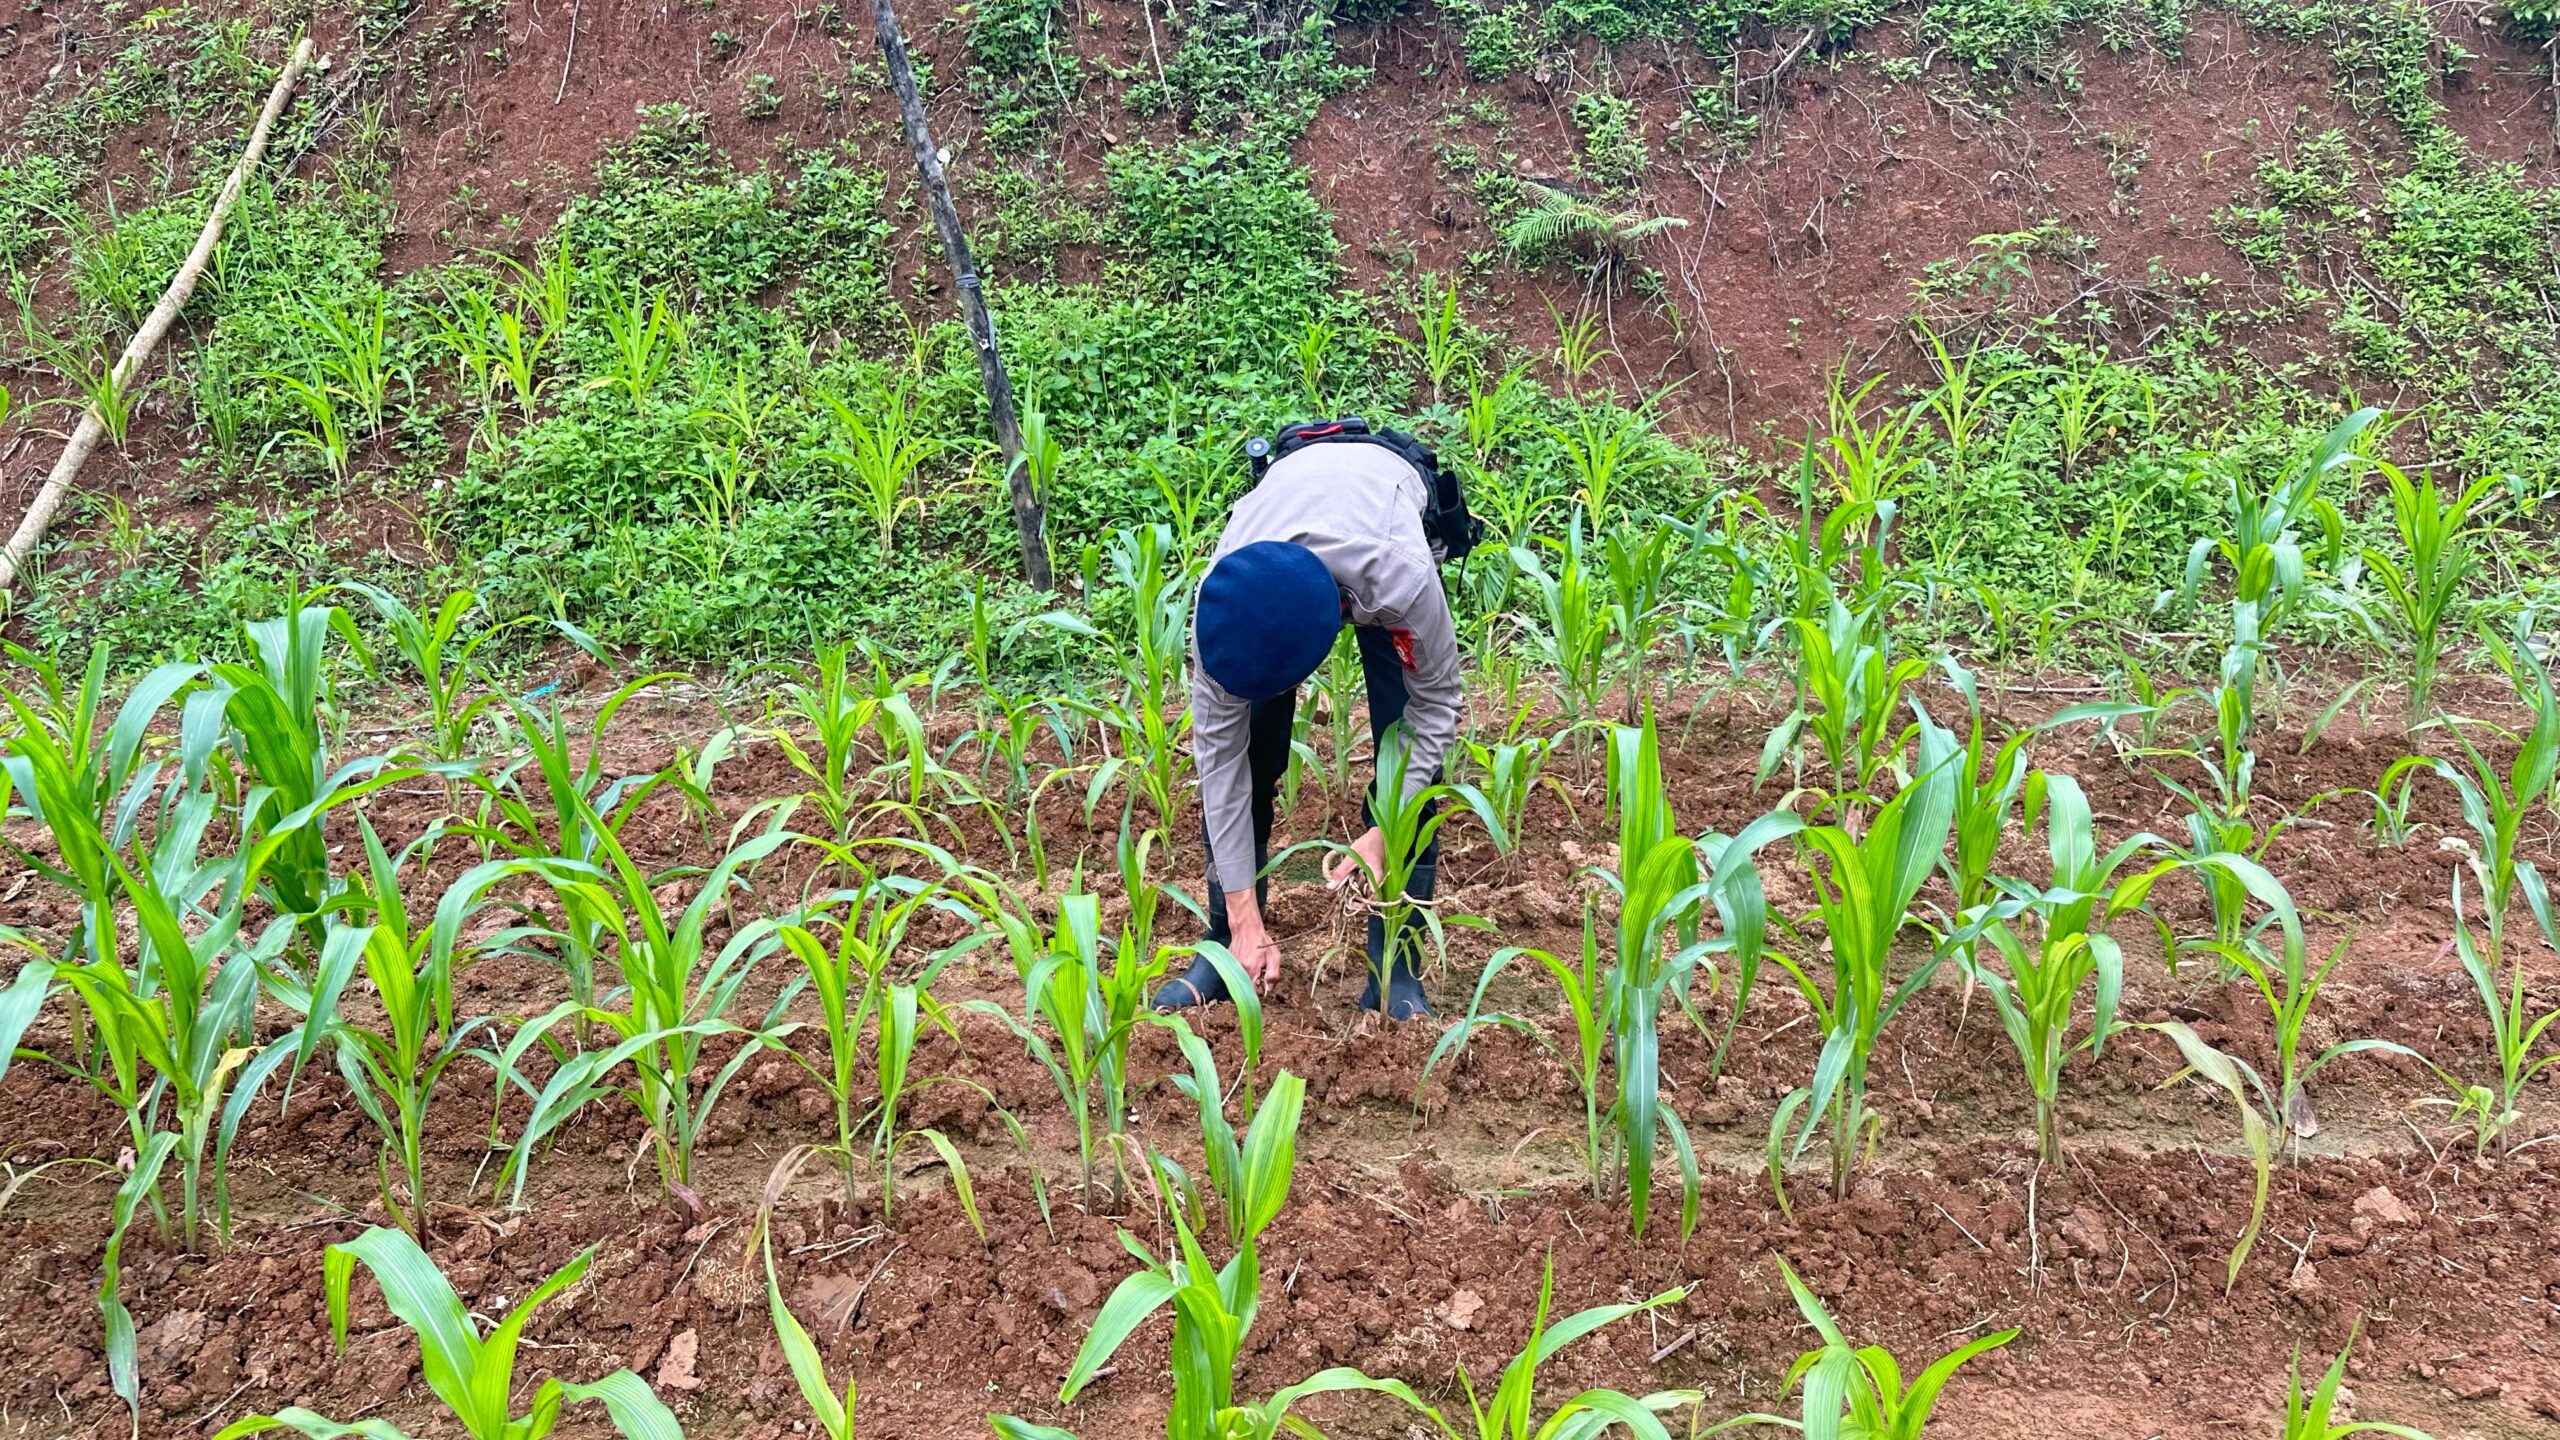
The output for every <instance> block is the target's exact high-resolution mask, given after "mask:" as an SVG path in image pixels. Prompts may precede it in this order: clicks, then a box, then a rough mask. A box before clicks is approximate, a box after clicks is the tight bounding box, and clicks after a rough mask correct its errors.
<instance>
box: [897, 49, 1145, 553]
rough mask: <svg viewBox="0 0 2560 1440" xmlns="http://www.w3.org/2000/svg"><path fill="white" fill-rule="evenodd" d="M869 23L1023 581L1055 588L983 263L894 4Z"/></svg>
mask: <svg viewBox="0 0 2560 1440" xmlns="http://www.w3.org/2000/svg"><path fill="white" fill-rule="evenodd" d="M1141 3H1142V4H1153V3H1154V0H1141ZM871 24H872V28H873V29H874V30H876V31H877V32H878V39H879V41H880V57H881V59H882V60H883V61H884V62H885V63H886V64H887V65H888V67H889V88H890V89H891V90H894V91H896V92H897V96H898V116H899V119H900V120H902V121H904V122H905V125H906V131H907V148H908V149H909V150H910V151H912V152H914V154H915V159H916V178H917V179H918V180H920V181H922V182H923V183H924V195H925V202H926V205H927V207H928V208H929V209H931V211H932V212H933V228H934V229H935V230H936V231H938V232H940V234H941V236H942V253H943V254H944V256H945V257H947V258H948V259H949V260H950V262H951V273H952V277H953V278H954V279H955V280H957V281H958V282H959V285H960V316H961V318H962V319H963V320H964V321H966V322H967V323H968V326H969V339H970V341H971V342H972V343H973V344H974V345H975V347H976V349H977V352H978V378H979V380H980V381H981V382H982V383H984V384H985V386H986V387H987V418H988V420H989V422H990V423H991V424H992V426H993V427H994V429H995V432H996V447H997V448H998V449H999V450H1001V451H1003V452H1004V466H1005V492H1006V494H1007V495H1008V496H1009V497H1010V498H1011V500H1012V502H1013V534H1014V540H1015V543H1017V544H1018V545H1020V546H1021V548H1022V577H1023V578H1024V579H1025V580H1028V581H1029V582H1031V588H1032V589H1034V590H1050V589H1055V588H1056V582H1055V580H1054V579H1053V577H1052V576H1051V575H1050V573H1049V548H1048V542H1047V541H1046V540H1045V539H1043V538H1042V531H1043V530H1044V529H1045V528H1046V520H1045V517H1044V516H1043V515H1042V507H1041V502H1040V497H1039V496H1037V495H1035V494H1033V493H1032V489H1031V477H1030V475H1029V473H1028V471H1027V468H1026V467H1025V466H1023V465H1020V464H1018V463H1016V462H1017V460H1018V459H1019V458H1020V456H1021V454H1022V421H1021V418H1020V417H1019V416H1018V415H1016V414H1015V413H1014V408H1013V382H1012V380H1011V379H1010V378H1008V377H1007V376H1006V374H1005V370H1004V356H1003V355H1002V354H1000V353H998V351H997V350H996V325H995V320H994V318H993V317H992V316H990V315H989V314H988V313H987V297H986V290H985V287H984V285H983V284H982V283H981V282H980V280H979V278H978V262H977V261H976V260H975V259H974V258H972V257H971V255H970V254H969V239H968V237H967V236H966V235H964V234H963V233H961V230H960V212H959V211H958V210H957V209H956V208H954V207H953V205H952V203H951V185H950V183H949V182H948V181H947V180H945V179H944V178H943V174H942V158H941V156H940V154H939V153H938V152H936V151H935V149H934V148H933V137H932V135H931V134H930V133H928V132H927V131H926V129H925V123H924V101H923V100H922V99H921V98H920V97H919V96H918V95H917V94H916V73H915V67H914V66H912V65H910V64H909V63H908V62H907V41H906V37H905V36H904V35H903V34H901V33H900V32H899V30H898V12H897V9H896V7H895V6H894V5H893V4H891V0H871Z"/></svg>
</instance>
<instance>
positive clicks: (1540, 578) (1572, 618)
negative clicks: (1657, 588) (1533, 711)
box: [1511, 510, 1610, 723]
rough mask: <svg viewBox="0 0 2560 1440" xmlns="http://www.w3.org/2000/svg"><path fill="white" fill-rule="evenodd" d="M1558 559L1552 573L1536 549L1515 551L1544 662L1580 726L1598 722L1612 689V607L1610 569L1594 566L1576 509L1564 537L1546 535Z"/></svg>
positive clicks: (1513, 556) (1514, 559) (1544, 540)
mask: <svg viewBox="0 0 2560 1440" xmlns="http://www.w3.org/2000/svg"><path fill="white" fill-rule="evenodd" d="M1541 543H1544V544H1546V545H1547V546H1549V547H1551V548H1552V549H1553V550H1554V552H1555V556H1556V570H1555V572H1554V573H1553V574H1549V573H1548V571H1547V566H1546V562H1545V561H1543V560H1541V559H1539V558H1538V554H1537V552H1536V551H1534V550H1531V549H1529V548H1527V547H1526V546H1522V545H1514V546H1512V547H1511V563H1512V564H1513V566H1515V567H1516V568H1517V569H1518V571H1519V573H1520V578H1521V579H1522V580H1524V581H1526V582H1527V584H1528V586H1529V596H1530V599H1531V600H1532V601H1533V602H1534V607H1533V609H1532V611H1531V614H1532V616H1533V617H1534V619H1535V620H1536V622H1537V626H1536V629H1535V630H1533V631H1532V638H1533V643H1534V645H1535V646H1536V648H1537V649H1538V651H1539V652H1540V655H1539V658H1541V659H1543V660H1545V661H1546V662H1547V665H1548V666H1549V667H1550V668H1551V669H1553V670H1554V671H1555V672H1556V686H1557V692H1556V693H1557V695H1558V697H1559V698H1560V699H1562V700H1563V701H1564V705H1565V713H1566V717H1567V718H1568V719H1569V720H1571V721H1573V722H1576V723H1580V722H1582V721H1587V720H1591V719H1595V718H1597V717H1598V716H1599V714H1600V707H1601V701H1602V698H1603V695H1604V692H1605V691H1606V689H1607V686H1608V663H1609V642H1610V629H1609V606H1610V593H1609V588H1608V574H1607V567H1606V566H1605V564H1604V565H1595V564H1593V563H1592V557H1591V556H1590V555H1588V554H1587V553H1586V549H1585V544H1584V541H1583V515H1582V512H1581V511H1578V510H1577V511H1575V512H1574V514H1573V517H1572V519H1571V520H1570V521H1568V522H1567V524H1566V526H1565V532H1564V534H1563V536H1562V537H1560V538H1556V537H1542V539H1541Z"/></svg>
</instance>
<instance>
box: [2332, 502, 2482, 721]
mask: <svg viewBox="0 0 2560 1440" xmlns="http://www.w3.org/2000/svg"><path fill="white" fill-rule="evenodd" d="M2374 468H2375V469H2377V470H2380V471H2381V472H2382V476H2383V478H2384V479H2385V480H2388V481H2389V482H2390V483H2391V522H2392V526H2393V528H2394V529H2396V530H2397V531H2398V532H2399V534H2400V554H2401V557H2402V558H2401V559H2396V560H2395V559H2393V558H2392V557H2391V556H2390V555H2389V554H2387V553H2385V552H2383V551H2382V550H2379V549H2376V548H2375V547H2373V546H2370V545H2368V546H2366V547H2365V549H2364V563H2365V568H2366V569H2367V570H2369V571H2371V572H2372V573H2373V576H2374V578H2375V579H2376V580H2377V581H2379V582H2380V583H2381V586H2382V593H2383V594H2384V595H2385V596H2386V597H2387V598H2389V600H2390V601H2391V610H2392V615H2393V618H2395V619H2397V620H2398V621H2399V622H2400V627H2401V628H2402V629H2403V630H2405V631H2407V632H2408V635H2409V644H2410V647H2411V650H2412V656H2411V659H2410V664H2409V718H2410V719H2411V720H2412V721H2415V720H2418V719H2420V718H2422V717H2423V716H2425V715H2426V713H2427V711H2428V710H2429V709H2430V708H2431V707H2432V705H2433V703H2434V700H2435V688H2436V665H2437V662H2438V661H2439V660H2440V659H2441V658H2442V657H2443V655H2444V642H2445V638H2446V631H2445V622H2446V621H2447V620H2449V619H2451V618H2452V616H2453V613H2454V611H2455V610H2456V608H2458V607H2459V606H2460V605H2461V604H2462V600H2463V582H2464V581H2465V580H2466V579H2468V578H2469V576H2470V574H2471V569H2472V566H2473V565H2474V564H2475V563H2476V561H2477V558H2478V557H2477V556H2476V555H2475V554H2474V552H2473V546H2472V543H2471V537H2472V536H2473V535H2474V534H2476V533H2477V532H2478V531H2479V530H2480V529H2482V528H2484V527H2482V526H2478V525H2474V524H2473V523H2472V521H2471V516H2472V512H2473V511H2475V510H2476V509H2478V508H2479V505H2480V502H2481V500H2482V499H2483V498H2485V497H2486V496H2487V495H2488V494H2489V492H2490V491H2491V490H2493V489H2494V488H2496V486H2497V483H2498V480H2497V477H2495V476H2492V477H2490V478H2488V479H2485V480H2478V481H2474V482H2473V483H2472V485H2471V487H2470V488H2469V489H2467V490H2464V491H2462V492H2461V493H2459V494H2457V495H2453V496H2450V497H2448V496H2446V495H2444V494H2443V493H2441V492H2439V491H2438V490H2437V489H2436V482H2435V477H2434V476H2433V475H2430V476H2428V477H2427V478H2426V480H2425V481H2424V482H2423V483H2416V484H2413V483H2412V482H2411V481H2410V479H2409V477H2408V476H2407V475H2406V474H2404V473H2402V472H2401V470H2400V468H2399V467H2398V466H2396V465H2392V464H2390V463H2388V462H2376V464H2375V466H2374Z"/></svg>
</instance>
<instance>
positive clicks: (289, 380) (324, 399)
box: [259, 370, 355, 484]
mask: <svg viewBox="0 0 2560 1440" xmlns="http://www.w3.org/2000/svg"><path fill="white" fill-rule="evenodd" d="M264 378H265V380H266V381H267V383H268V384H270V385H273V386H275V387H276V388H277V389H278V390H281V391H282V392H284V397H285V399H287V400H288V401H290V402H292V404H293V407H294V408H295V409H297V410H299V411H300V412H301V413H302V423H301V424H300V425H298V426H293V427H291V428H288V429H284V430H279V431H277V432H276V433H275V436H274V438H273V439H270V440H269V441H268V442H267V448H268V449H273V448H274V447H275V444H276V442H277V441H280V440H294V441H299V442H300V443H301V444H302V446H303V447H304V448H305V449H307V450H309V451H311V453H313V454H314V455H317V456H319V457H320V463H321V464H323V465H325V466H327V467H328V470H329V478H330V479H332V480H336V481H338V482H340V483H341V484H343V483H345V481H346V478H347V474H348V472H349V470H350V469H351V468H352V467H353V465H354V458H355V440H354V437H353V435H352V434H351V433H350V431H349V430H348V427H347V416H346V412H345V411H343V410H341V409H340V408H339V403H338V402H339V401H340V400H342V399H344V398H345V395H344V393H343V392H342V391H340V390H339V389H338V387H337V386H335V385H333V384H330V383H329V382H328V381H326V380H306V379H304V378H303V377H302V376H299V375H288V374H286V373H284V372H283V371H280V370H275V371H269V372H268V373H267V374H266V376H265V377H264ZM259 453H260V454H261V455H263V454H264V453H265V451H263V450H262V451H260V452H259Z"/></svg>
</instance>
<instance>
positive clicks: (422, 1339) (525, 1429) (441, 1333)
mask: <svg viewBox="0 0 2560 1440" xmlns="http://www.w3.org/2000/svg"><path fill="white" fill-rule="evenodd" d="M594 1259H595V1252H594V1251H593V1250H585V1251H581V1252H579V1255H578V1257H577V1258H576V1259H574V1260H572V1261H570V1262H569V1263H568V1264H566V1265H563V1266H561V1267H560V1268H559V1269H558V1270H555V1271H553V1272H552V1274H551V1277H550V1278H549V1279H547V1280H544V1281H543V1282H542V1283H541V1284H539V1285H536V1286H535V1287H533V1290H532V1292H531V1293H529V1294H527V1295H526V1296H525V1297H524V1298H523V1299H522V1300H519V1301H517V1302H516V1304H515V1307H514V1308H513V1309H511V1310H509V1311H508V1312H507V1313H506V1316H505V1317H504V1318H503V1319H501V1320H499V1321H498V1322H497V1323H496V1324H495V1325H491V1326H489V1327H488V1329H487V1331H486V1333H483V1332H482V1329H481V1322H480V1321H479V1320H478V1319H477V1318H476V1317H474V1316H473V1314H472V1313H471V1311H470V1309H469V1307H467V1306H465V1305H464V1304H463V1303H462V1297H461V1296H459V1295H456V1294H455V1293H453V1286H452V1284H451V1283H450V1282H448V1281H447V1280H446V1279H445V1278H444V1273H443V1272H442V1271H440V1270H438V1269H437V1268H436V1263H435V1262H434V1261H433V1260H430V1259H428V1258H427V1253H426V1252H425V1251H424V1250H421V1249H419V1248H418V1245H417V1242H416V1241H414V1240H411V1239H410V1238H409V1237H408V1236H406V1235H404V1234H402V1233H400V1232H399V1231H397V1230H393V1229H389V1228H387V1227H384V1226H380V1225H377V1226H374V1227H373V1228H372V1229H369V1230H367V1231H365V1232H364V1233H363V1234H361V1235H358V1236H357V1237H356V1238H355V1239H353V1240H350V1241H348V1242H346V1243H345V1244H343V1245H332V1246H330V1247H329V1249H328V1253H327V1259H326V1261H325V1262H324V1264H323V1267H322V1269H323V1275H324V1279H325V1281H326V1288H327V1290H328V1297H329V1333H330V1336H331V1338H332V1339H333V1340H334V1341H335V1342H336V1344H337V1346H338V1348H339V1349H342V1350H343V1349H345V1348H346V1344H347V1291H348V1286H349V1284H350V1282H352V1281H353V1280H354V1278H355V1268H356V1265H357V1263H358V1262H359V1261H360V1262H362V1263H363V1265H364V1267H365V1269H366V1270H367V1271H368V1272H369V1273H371V1274H372V1276H373V1278H374V1282H375V1283H376V1284H378V1285H380V1286H381V1287H382V1298H383V1302H384V1303H385V1304H386V1305H388V1306H389V1307H390V1309H391V1313H392V1315H393V1316H394V1317H395V1318H397V1319H398V1320H399V1321H400V1323H401V1324H403V1325H406V1326H408V1327H409V1329H410V1330H411V1331H413V1332H415V1333H416V1335H417V1337H418V1359H419V1371H420V1373H421V1374H423V1375H424V1376H425V1377H426V1381H427V1388H428V1389H429V1390H432V1391H434V1392H435V1396H436V1398H437V1399H438V1400H440V1401H442V1402H443V1403H444V1407H445V1410H446V1412H447V1413H448V1414H450V1415H451V1416H452V1418H453V1421H454V1423H455V1424H456V1425H458V1426H460V1427H461V1430H462V1433H463V1434H464V1435H466V1436H468V1437H470V1440H541V1437H543V1436H545V1435H548V1434H550V1433H551V1431H552V1429H553V1427H555V1426H556V1425H558V1424H559V1422H560V1411H561V1408H562V1407H563V1406H565V1405H569V1404H574V1403H579V1402H583V1401H588V1400H592V1401H595V1402H597V1403H599V1404H601V1405H603V1406H604V1408H605V1415H606V1417H607V1418H608V1419H609V1420H611V1421H612V1423H613V1428H614V1430H615V1431H616V1432H617V1433H619V1434H621V1435H623V1436H624V1437H626V1440H684V1432H683V1430H682V1429H681V1428H680V1427H679V1426H678V1425H677V1424H676V1417H675V1416H674V1415H673V1414H671V1413H669V1411H668V1410H667V1407H666V1406H665V1405H664V1404H663V1403H661V1402H660V1401H659V1399H658V1397H657V1396H656V1395H655V1394H653V1393H651V1391H650V1389H649V1385H648V1382H647V1381H644V1380H642V1379H641V1378H640V1377H639V1376H637V1375H634V1374H633V1373H631V1372H630V1371H628V1370H616V1371H614V1372H613V1373H612V1374H610V1375H607V1376H605V1377H604V1378H603V1379H601V1380H598V1381H596V1382H594V1383H593V1384H589V1385H573V1384H570V1383H568V1382H566V1381H563V1380H562V1379H560V1377H558V1376H556V1375H549V1376H545V1377H543V1381H542V1383H541V1384H540V1385H538V1386H536V1387H535V1388H534V1392H533V1397H532V1400H531V1402H530V1404H529V1405H528V1406H527V1408H526V1410H525V1413H524V1414H523V1415H521V1416H519V1415H517V1414H516V1413H515V1407H514V1397H515V1394H516V1390H517V1388H518V1386H517V1380H516V1348H517V1346H518V1344H519V1343H521V1337H522V1336H523V1334H524V1327H525V1325H526V1323H527V1322H528V1321H530V1320H532V1318H533V1312H534V1311H535V1310H536V1309H538V1308H539V1307H540V1306H541V1305H542V1303H543V1302H544V1301H546V1300H549V1299H550V1298H551V1297H552V1296H554V1295H557V1294H559V1293H560V1292H561V1291H563V1290H566V1289H568V1288H569V1287H570V1286H572V1285H575V1284H577V1283H578V1281H579V1280H580V1279H581V1278H583V1277H584V1276H585V1275H586V1273H587V1266H588V1265H589V1264H590V1263H592V1262H593V1261H594ZM270 1430H292V1431H296V1432H298V1433H300V1434H302V1435H304V1436H307V1437H310V1440H335V1437H338V1436H342V1435H356V1436H362V1437H364V1440H402V1436H401V1433H400V1431H399V1430H397V1429H396V1428H394V1427H393V1426H392V1424H391V1423H390V1422H389V1421H387V1420H382V1419H378V1418H376V1419H366V1420H358V1421H355V1422H353V1423H351V1424H341V1423H339V1422H337V1421H334V1420H330V1419H327V1418H325V1417H323V1416H321V1415H318V1414H316V1413H314V1412H312V1411H310V1410H306V1409H303V1408H302V1407H301V1406H299V1405H295V1406H288V1407H287V1408H285V1409H283V1410H279V1411H277V1412H276V1413H275V1414H273V1415H252V1416H250V1417H249V1418H247V1419H245V1420H237V1421H234V1422H232V1423H231V1424H229V1425H227V1426H225V1427H223V1430H222V1433H221V1434H219V1435H217V1436H216V1437H214V1440H239V1437H242V1436H248V1435H259V1434H263V1433H265V1432H267V1431H270Z"/></svg>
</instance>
